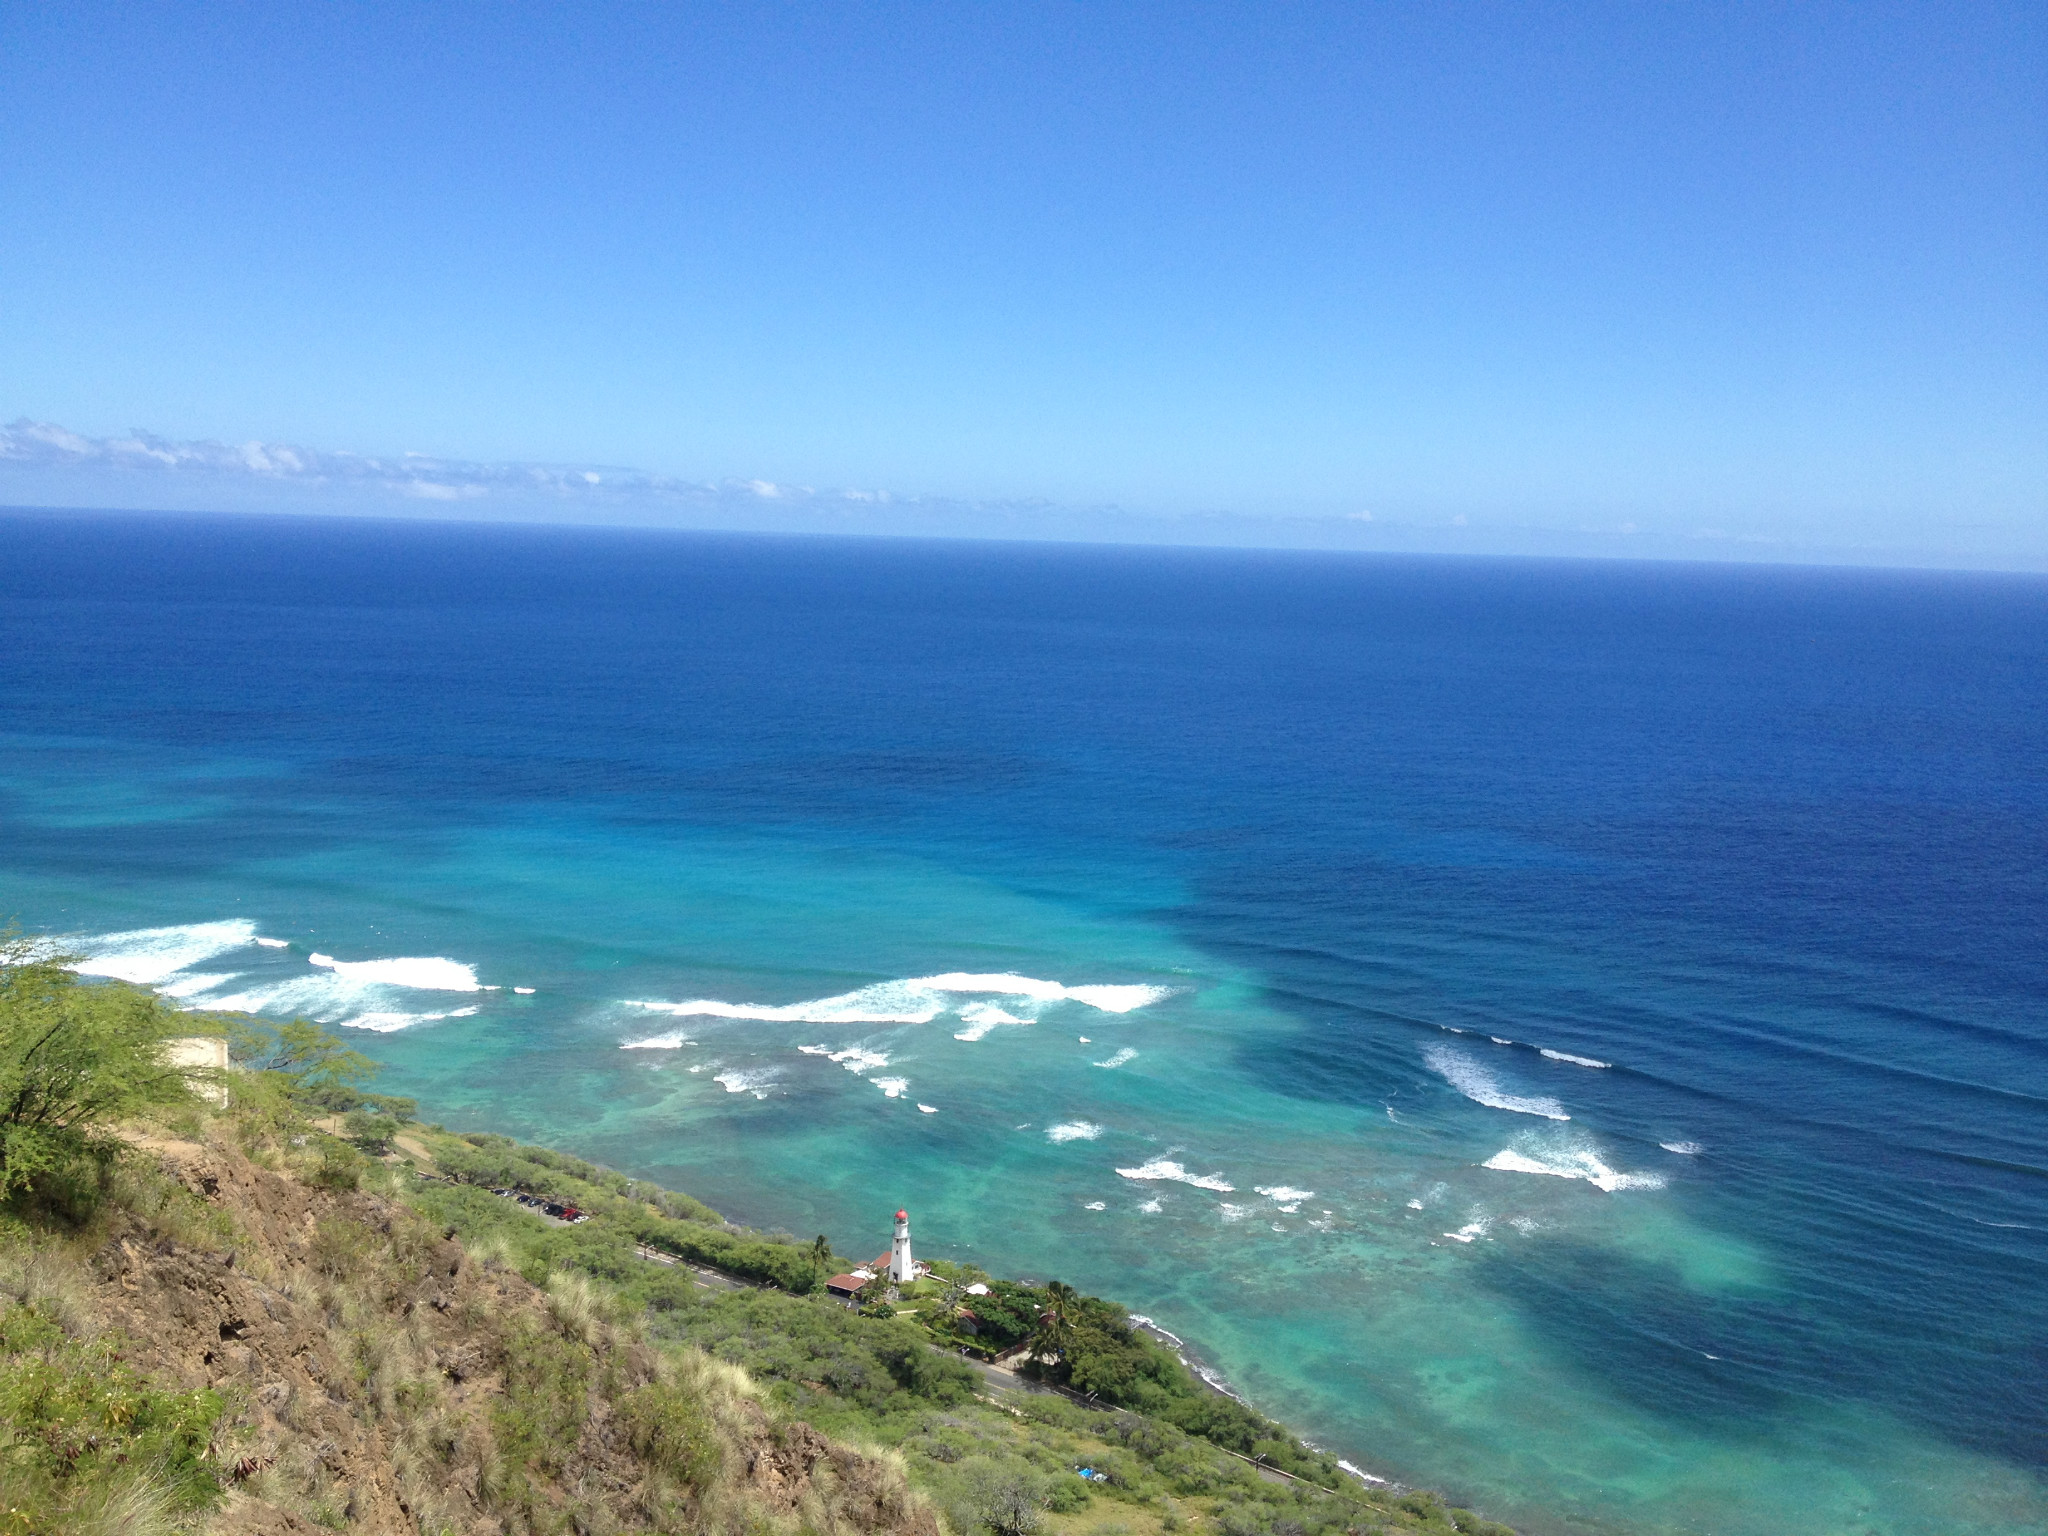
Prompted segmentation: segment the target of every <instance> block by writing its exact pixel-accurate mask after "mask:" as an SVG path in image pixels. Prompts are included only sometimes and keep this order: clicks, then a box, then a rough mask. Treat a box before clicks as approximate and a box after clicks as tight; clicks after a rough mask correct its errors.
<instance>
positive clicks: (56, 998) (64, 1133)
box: [0, 930, 205, 1206]
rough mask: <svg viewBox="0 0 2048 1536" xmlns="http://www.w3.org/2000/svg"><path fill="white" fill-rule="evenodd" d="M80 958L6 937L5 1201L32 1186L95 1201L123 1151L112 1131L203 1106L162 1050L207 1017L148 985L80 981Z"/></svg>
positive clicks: (1, 1123)
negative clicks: (76, 967) (75, 966)
mask: <svg viewBox="0 0 2048 1536" xmlns="http://www.w3.org/2000/svg"><path fill="white" fill-rule="evenodd" d="M75 958H76V957H74V956H68V955H64V954H61V953H57V952H55V951H53V950H51V949H50V948H49V947H48V946H47V945H44V944H41V943H38V942H37V941H35V940H31V939H27V938H24V937H22V935H21V934H20V933H19V932H16V931H13V930H9V931H8V932H6V933H4V934H0V1198H4V1197H6V1196H9V1195H14V1194H17V1193H20V1192H23V1191H26V1190H29V1189H30V1188H31V1187H34V1188H36V1189H38V1190H39V1191H40V1192H41V1193H42V1194H43V1195H44V1197H45V1198H47V1199H50V1200H52V1201H55V1202H57V1203H58V1204H60V1205H64V1206H77V1205H79V1204H80V1202H84V1203H86V1204H90V1202H91V1201H92V1200H93V1199H94V1198H96V1197H97V1191H98V1189H99V1187H100V1185H102V1184H103V1183H104V1181H105V1179H106V1177H107V1175H108V1172H109V1170H110V1169H111V1167H112V1164H113V1162H114V1160H115V1158H116V1155H117V1152H118V1144H117V1143H116V1142H115V1141H114V1140H113V1138H112V1136H111V1134H110V1132H111V1127H113V1126H114V1125H116V1124H118V1123H119V1122H121V1121H123V1120H127V1119H131V1118H133V1117H135V1116H138V1115H145V1114H151V1113H155V1114H162V1113H165V1112H167V1111H170V1110H174V1109H177V1108H181V1107H189V1106H191V1105H192V1104H194V1103H196V1097H195V1095H194V1092H193V1087H192V1082H191V1076H192V1074H189V1073H187V1072H181V1071H180V1070H179V1069H178V1068H177V1067H175V1066H172V1065H171V1064H170V1063H169V1062H168V1061H167V1060H166V1059H165V1049H166V1046H167V1044H168V1042H169V1041H171V1040H172V1039H175V1038H177V1037H179V1036H181V1035H192V1034H195V1033H199V1032H201V1031H202V1030H203V1029H204V1028H205V1024H204V1023H203V1022H202V1021H199V1020H196V1019H195V1018H194V1016H193V1015H191V1014H187V1013H179V1012H178V1011H177V1010H176V1009H174V1008H172V1007H171V1006H170V1005H169V1004H168V1003H165V1002H164V1001H163V1000H162V999H160V998H159V997H157V996H156V994H155V993H153V992H148V991H145V990H143V989H142V988H140V987H131V986H126V985H124V984H122V983H119V982H105V983H90V984H89V983H85V982H81V981H80V980H79V978H78V976H77V975H76V974H74V973H73V972H72V971H71V970H69V969H67V962H68V961H70V960H72V959H75Z"/></svg>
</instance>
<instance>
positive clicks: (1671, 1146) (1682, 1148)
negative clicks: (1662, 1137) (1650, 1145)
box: [1657, 1141, 1701, 1157]
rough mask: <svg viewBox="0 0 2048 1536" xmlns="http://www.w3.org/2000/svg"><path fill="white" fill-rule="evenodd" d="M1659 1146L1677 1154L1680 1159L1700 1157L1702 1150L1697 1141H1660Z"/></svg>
mask: <svg viewBox="0 0 2048 1536" xmlns="http://www.w3.org/2000/svg"><path fill="white" fill-rule="evenodd" d="M1657 1145H1658V1146H1660V1147H1662V1148H1663V1149H1664V1150H1665V1151H1666V1152H1676V1153H1677V1154H1678V1155H1679V1156H1680V1157H1698V1156H1699V1155H1700V1150H1701V1149H1700V1144H1699V1143H1698V1142H1696V1141H1660V1142H1658V1143H1657Z"/></svg>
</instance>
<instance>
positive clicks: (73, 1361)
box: [0, 1301, 224, 1536]
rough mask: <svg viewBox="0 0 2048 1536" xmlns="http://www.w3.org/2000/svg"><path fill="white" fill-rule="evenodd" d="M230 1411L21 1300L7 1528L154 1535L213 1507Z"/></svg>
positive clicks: (4, 1442) (30, 1532) (6, 1431)
mask: <svg viewBox="0 0 2048 1536" xmlns="http://www.w3.org/2000/svg"><path fill="white" fill-rule="evenodd" d="M74 1325H75V1321H74ZM223 1406H224V1405H223V1404H222V1401H221V1399H220V1397H219V1396H218V1395H217V1394H215V1393H212V1392H167V1391H164V1390H162V1389H160V1388H158V1387H156V1386H154V1385H152V1384H151V1383H150V1382H148V1381H147V1380H145V1379H144V1378H143V1377H141V1376H139V1375H138V1374H137V1373H136V1372H135V1371H134V1370H132V1369H131V1368H130V1367H129V1366H128V1365H127V1364H126V1363H125V1362H124V1361H123V1360H122V1358H121V1351H120V1348H119V1345H118V1343H117V1341H115V1340H113V1339H108V1338H100V1339H94V1340H90V1341H87V1340H83V1339H80V1338H77V1337H75V1336H74V1335H73V1334H71V1333H69V1332H67V1331H66V1329H65V1327H64V1325H63V1324H62V1323H61V1322H59V1321H58V1319H57V1318H56V1317H53V1316H51V1315H49V1314H48V1313H47V1312H46V1311H45V1310H44V1309H43V1308H42V1307H40V1306H37V1305H35V1304H24V1303H21V1302H19V1301H16V1302H14V1303H13V1304H12V1305H9V1306H8V1307H7V1308H6V1310H5V1311H0V1511H4V1514H0V1531H4V1532H6V1533H7V1536H43V1533H48V1536H57V1533H59V1532H72V1533H82V1532H85V1531H89V1530H94V1529H105V1530H124V1529H147V1528H149V1523H150V1522H156V1523H159V1524H160V1523H162V1522H164V1521H165V1520H167V1519H168V1518H170V1517H172V1516H175V1515H179V1514H184V1513H188V1512H191V1511H194V1510H198V1509H203V1508H205V1507H207V1506H208V1505H210V1504H211V1503H213V1501H214V1500H215V1499H216V1498H217V1497H218V1496H219V1492H220V1483H219V1479H218V1477H217V1475H216V1473H215V1468H214V1464H213V1462H212V1460H211V1459H210V1450H211V1446H212V1438H213V1432H214V1428H215V1426H216V1425H217V1424H218V1423H219V1421H220V1418H221V1413H222V1409H223Z"/></svg>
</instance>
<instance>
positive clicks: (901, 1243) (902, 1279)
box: [889, 1211, 917, 1285]
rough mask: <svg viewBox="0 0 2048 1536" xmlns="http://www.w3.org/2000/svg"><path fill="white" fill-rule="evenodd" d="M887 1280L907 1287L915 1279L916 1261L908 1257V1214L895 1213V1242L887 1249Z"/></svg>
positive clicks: (905, 1212)
mask: <svg viewBox="0 0 2048 1536" xmlns="http://www.w3.org/2000/svg"><path fill="white" fill-rule="evenodd" d="M889 1278H890V1280H891V1281H893V1282H894V1283H895V1284H897V1285H908V1284H909V1283H910V1282H911V1281H913V1280H915V1279H916V1278H917V1261H916V1260H915V1259H913V1258H911V1256H910V1213H909V1212H908V1211H898V1212H897V1213H896V1241H895V1243H894V1245H893V1246H891V1248H890V1249H889Z"/></svg>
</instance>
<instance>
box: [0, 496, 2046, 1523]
mask: <svg viewBox="0 0 2048 1536" xmlns="http://www.w3.org/2000/svg"><path fill="white" fill-rule="evenodd" d="M0 647H4V651H0V654H4V656H5V658H6V662H5V665H4V666H0V913H4V914H13V915H15V916H17V917H18V918H19V919H20V921H21V922H22V923H23V925H24V926H26V927H29V928H32V929H41V930H48V931H52V932H60V933H64V934H68V935H74V936H76V938H75V940H74V943H75V947H77V948H79V949H80V950H81V951H83V952H86V953H88V954H91V955H93V956H94V957H96V958H95V960H94V961H93V967H94V968H95V969H97V970H98V971H100V972H102V973H105V974H118V975H127V976H130V977H132V978H134V979H138V980H145V981H149V982H152V983H155V984H159V985H163V986H166V987H168V988H169V989H171V990H172V991H173V992H175V993H177V994H178V995H180V996H182V997H184V998H186V999H187V1000H189V1001H190V1002H191V1003H193V1004H194V1005H208V1004H213V1005H218V1004H222V1003H238V1004H240V1005H242V1006H248V1007H262V1008H264V1009H267V1010H269V1011H272V1012H290V1011H301V1012H306V1013H309V1014H311V1015H314V1016H317V1017H322V1018H326V1019H328V1020H329V1021H331V1022H333V1023H335V1024H337V1025H339V1026H343V1027H347V1028H349V1029H350V1031H351V1034H352V1039H353V1040H354V1041H355V1043H358V1044H360V1045H361V1046H362V1047H363V1048H364V1049H366V1050H368V1051H370V1052H371V1053H372V1054H373V1055H375V1056H377V1057H379V1058H380V1059H381V1060H383V1061H384V1062H386V1063H387V1064H388V1066H387V1072H386V1075H385V1084H384V1086H385V1087H386V1088H387V1089H389V1090H390V1091H396V1092H405V1093H411V1094H415V1095H416V1096H417V1097H418V1098H419V1099H420V1100H421V1102H422V1105H423V1106H424V1111H425V1113H426V1114H427V1115H428V1116H429V1117H430V1118H436V1119H441V1120H445V1121H447V1122H448V1123H450V1124H452V1125H461V1126H476V1127H488V1128H493V1129H500V1130H505V1131H509V1132H511V1133H513V1134H517V1135H521V1136H526V1137H531V1138H537V1139H545V1140H547V1141H550V1142H552V1143H555V1144H557V1145H561V1146H565V1147H569V1148H573V1149H575V1150H577V1151H580V1152H583V1153H586V1154H588V1155H591V1156H595V1157H598V1158H601V1159H603V1160H605V1161H607V1162H609V1163H611V1164H613V1165H615V1166H618V1167H620V1168H624V1169H628V1170H631V1171H634V1172H639V1173H644V1174H648V1175H651V1176H654V1177H657V1178H660V1179H662V1180H664V1181H666V1182H669V1183H672V1184H675V1185H678V1186H680V1187H683V1188H686V1189H689V1190H692V1191H694V1192H696V1193H698V1194H700V1195H703V1196H704V1197H706V1198H707V1199H710V1200H711V1201H712V1202H713V1203H715V1204H718V1205H720V1206H721V1207H722V1208H724V1209H725V1210H727V1211H728V1212H729V1213H731V1214H732V1215H734V1216H735V1217H737V1218H740V1219H743V1220H747V1221H751V1222H754V1223H756V1224H759V1225H763V1226H768V1227H779V1228H787V1229H789V1230H792V1231H796V1232H799V1233H802V1234H806V1235H807V1234H809V1233H811V1232H814V1231H818V1230H824V1231H827V1232H829V1233H831V1234H832V1235H833V1237H834V1238H835V1239H836V1241H837V1243H838V1246H839V1247H840V1249H841V1251H844V1252H855V1253H858V1252H861V1251H863V1250H862V1249H861V1243H862V1242H863V1241H866V1242H869V1243H871V1244H873V1245H874V1248H875V1250H876V1251H879V1250H880V1249H881V1248H882V1247H884V1246H885V1245H886V1239H887V1230H888V1228H887V1217H888V1215H889V1213H891V1212H893V1211H894V1210H895V1209H896V1207H897V1206H898V1205H899V1204H906V1203H907V1204H908V1205H909V1206H910V1207H911V1209H912V1211H913V1215H914V1218H915V1220H916V1223H917V1231H918V1235H919V1241H920V1243H921V1244H922V1245H923V1246H924V1247H925V1248H926V1249H928V1250H929V1251H931V1252H934V1253H940V1254H953V1255H956V1256H960V1257H969V1258H973V1259H975V1260H977V1261H978V1262H982V1263H984V1264H987V1265H989V1266H991V1267H993V1268H995V1269H997V1270H999V1271H1004V1272H1011V1273H1022V1274H1030V1275H1036V1276H1058V1277H1061V1278H1066V1279H1069V1280H1071V1281H1073V1282H1074V1283H1076V1284H1079V1285H1082V1286H1083V1287H1084V1288H1087V1289H1091V1290H1096V1291H1100V1292H1102V1293H1104V1294H1108V1295H1113V1296H1115V1297H1118V1298H1119V1299H1121V1300H1123V1301H1125V1302H1127V1303H1128V1304H1129V1305H1131V1306H1132V1307H1134V1308H1136V1309H1137V1310H1139V1311H1142V1312H1144V1313H1147V1314H1149V1315H1150V1316H1152V1317H1154V1318H1156V1319H1157V1320H1158V1321H1159V1322H1160V1323H1161V1324H1162V1325H1164V1326H1166V1327H1168V1328H1170V1329H1172V1330H1173V1331H1174V1332H1175V1333H1177V1334H1179V1335H1180V1336H1182V1337H1183V1338H1185V1339H1186V1340H1187V1343H1188V1346H1189V1348H1190V1350H1191V1352H1193V1353H1194V1354H1195V1355H1196V1356H1197V1357H1198V1358H1199V1359H1200V1360H1201V1361H1203V1362H1204V1363H1206V1364H1207V1365H1208V1366H1209V1367H1210V1368H1212V1369H1214V1370H1216V1371H1218V1372H1220V1374H1221V1376H1222V1377H1223V1378H1225V1379H1227V1380H1228V1381H1229V1382H1230V1383H1231V1384H1232V1386H1233V1387H1234V1388H1235V1389H1236V1390H1239V1391H1241V1392H1244V1393H1245V1394H1247V1395H1248V1396H1249V1397H1250V1398H1251V1399H1252V1400H1253V1401H1255V1402H1256V1403H1257V1404H1258V1405H1259V1406H1261V1407H1263V1408H1266V1409H1268V1410H1270V1411H1272V1412H1274V1413H1276V1414H1279V1415H1281V1416H1283V1417H1286V1418H1288V1419H1289V1420H1291V1421H1292V1422H1293V1423H1295V1424H1296V1425H1297V1426H1298V1427H1300V1428H1302V1429H1303V1430H1305V1431H1306V1432H1307V1433H1309V1435H1310V1436H1311V1437H1312V1438H1314V1439H1316V1440H1317V1441H1318V1442H1319V1443H1322V1444H1325V1445H1328V1446H1329V1447H1331V1448H1332V1449H1334V1450H1336V1451H1338V1452H1340V1453H1341V1454H1342V1455H1344V1456H1345V1457H1346V1458H1347V1459H1348V1460H1350V1461H1351V1462H1352V1463H1354V1464H1355V1465H1357V1466H1359V1467H1361V1468H1363V1469H1365V1470H1367V1471H1370V1472H1372V1473H1374V1474H1376V1475H1380V1476H1385V1477H1394V1478H1399V1479H1404V1480H1409V1481H1415V1482H1421V1483H1427V1484H1432V1485H1436V1486H1439V1487H1444V1488H1446V1489H1448V1490H1449V1491H1451V1492H1452V1493H1453V1494H1454V1495H1455V1496H1457V1497H1459V1498H1461V1499H1466V1500H1470V1501H1471V1502H1473V1503H1475V1504H1477V1505H1479V1506H1480V1507H1482V1508H1484V1509H1486V1510H1487V1511H1489V1512H1490V1513H1493V1514H1495V1515H1496V1516H1498V1517H1500V1518H1503V1519H1508V1520H1512V1521H1515V1522H1517V1523H1519V1524H1521V1525H1523V1526H1524V1527H1526V1528H1527V1529H1529V1530H1531V1531H1536V1532H1548V1531H1565V1530H1588V1531H1602V1532H1606V1531H1613V1532H1624V1531H1627V1532H1645V1533H1648V1532H1660V1533H1661V1532H1702V1533H1704V1532H1716V1533H1742V1536H1748V1533H1766V1532H1770V1533H1776V1532H1783V1531H1791V1530H1798V1531H1802V1532H1844V1533H1847V1532H1858V1533H1861V1532H1878V1533H1884V1536H1892V1533H1915V1536H1918V1533H1927V1536H1933V1533H1948V1532H1955V1533H1970V1532H2014V1531H2039V1530H2048V1394H2044V1392H2043V1388H2042V1383H2043V1382H2044V1381H2048V581H2044V580H2041V579H2039V578H2022V577H1993V576H1972V575H1948V574H1902V573H1870V572H1850V571H1813V570H1788V569H1758V568H1729V567H1699V566H1676V565H1652V564H1642V565H1631V564H1577V563H1566V562H1487V561H1477V560H1448V559H1446V560H1434V559H1404V558H1370V557H1349V556H1341V557H1340V556H1320V555H1300V554H1286V555H1278V554H1258V553H1241V552H1213V551H1201V552H1195V551H1171V550H1157V549H1146V550H1136V549H1116V548H1066V547H1047V546H1013V545H980V544H937V543H914V542H889V541H858V540H823V539H819V540H802V539H770V538H753V537H747V538H742V537H730V538H727V537H715V536H703V535H675V534H665V533H651V532H628V531H604V530H567V529H547V528H501V527H489V526H476V525H421V524H383V523H371V522H341V521H328V522H320V521H303V520H294V519H284V518H277V519H265V518H239V519H236V518H189V517H168V516H165V517H145V516H132V517H131V516H115V515H107V516H99V515H94V516H84V515H80V516H76V517H57V516H46V515H40V514H4V515H0ZM258 939H268V940H270V941H272V942H271V943H269V944H261V943H258V942H256V941H257V940H258ZM279 941H282V942H279ZM316 956H317V957H318V958H317V959H316V958H315V957H316ZM428 961H437V962H439V963H438V964H428V963H425V962H428ZM515 987H516V988H530V989H531V990H530V991H515V990H513V989H514V988H515ZM1091 989H1093V990H1091ZM1084 1037H1085V1040H1084ZM628 1045H633V1046H636V1047H637V1048H632V1049H622V1047H624V1046H628ZM806 1047H808V1049H806Z"/></svg>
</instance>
